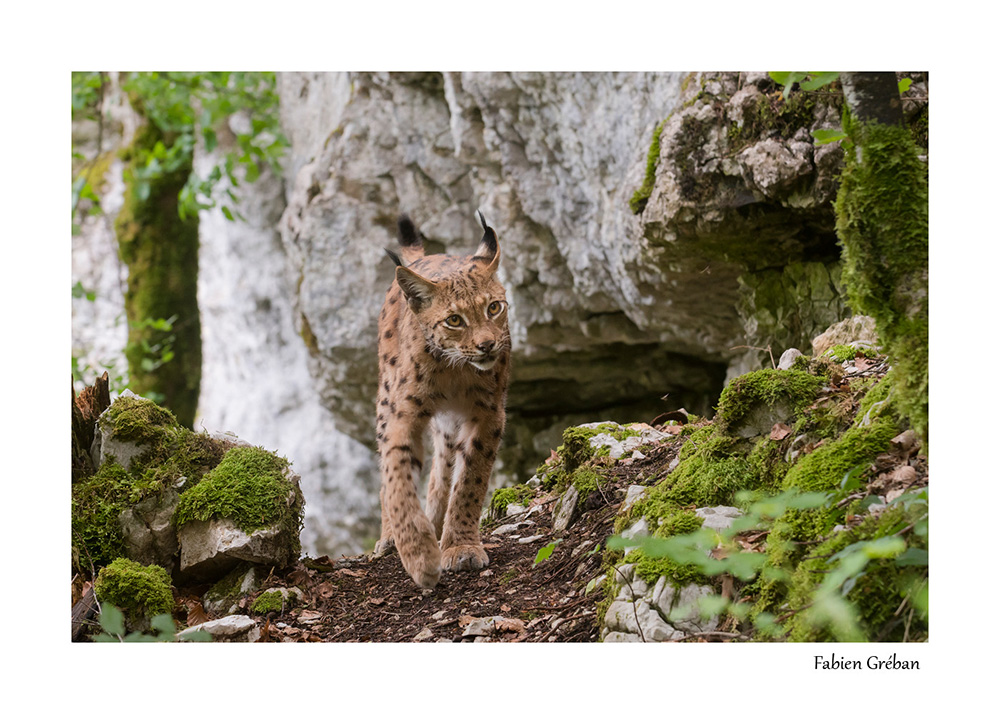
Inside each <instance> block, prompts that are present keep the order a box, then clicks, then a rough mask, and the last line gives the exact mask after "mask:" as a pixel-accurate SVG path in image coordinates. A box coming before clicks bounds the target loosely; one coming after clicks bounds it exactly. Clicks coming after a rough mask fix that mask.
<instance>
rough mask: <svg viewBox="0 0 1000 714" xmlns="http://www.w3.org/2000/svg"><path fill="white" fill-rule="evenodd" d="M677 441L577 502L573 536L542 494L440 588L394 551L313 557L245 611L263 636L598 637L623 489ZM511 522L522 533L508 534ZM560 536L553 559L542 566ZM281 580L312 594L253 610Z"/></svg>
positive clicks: (275, 578) (277, 577) (188, 598)
mask: <svg viewBox="0 0 1000 714" xmlns="http://www.w3.org/2000/svg"><path fill="white" fill-rule="evenodd" d="M676 441H677V440H673V441H672V442H668V443H664V444H661V445H658V446H657V447H656V448H655V449H654V450H653V451H651V452H649V453H648V455H647V458H646V459H644V460H643V461H642V462H641V467H642V468H641V469H640V468H639V463H636V464H635V465H631V464H627V463H619V464H618V465H616V467H615V469H614V471H613V474H612V476H611V479H610V480H609V483H608V485H607V486H605V487H604V488H603V489H602V490H600V491H598V492H595V493H593V494H591V496H590V497H589V498H588V499H587V501H586V502H585V503H583V504H581V505H580V507H579V509H578V510H579V511H580V514H579V516H578V517H577V518H576V519H575V520H574V521H573V522H572V523H571V524H570V526H569V528H568V529H566V530H564V531H561V532H559V533H555V532H553V528H552V524H553V510H554V508H555V506H556V503H557V501H558V496H556V495H553V494H550V493H548V492H545V491H542V490H538V491H537V494H538V496H537V498H536V499H535V500H534V501H533V502H532V503H531V504H529V512H527V513H521V514H518V515H514V516H508V517H504V518H500V519H497V520H493V521H491V522H490V523H489V524H488V525H486V526H484V528H483V547H484V548H485V549H486V551H487V553H488V554H489V557H490V562H489V565H488V566H487V567H486V568H485V569H483V570H479V571H463V572H445V573H443V574H442V578H441V582H440V583H438V585H437V587H435V588H433V589H430V590H426V589H422V588H420V587H419V586H418V585H416V584H415V583H414V582H413V580H411V579H410V577H409V575H407V574H406V571H404V570H403V567H402V564H401V563H400V560H399V556H398V554H397V553H396V552H395V550H393V551H390V552H389V553H388V554H386V555H385V556H383V557H380V558H372V557H371V556H368V555H360V556H356V557H341V558H340V559H337V560H333V559H331V558H328V557H326V556H324V557H321V558H318V559H309V558H306V559H303V560H301V561H300V562H299V563H297V564H296V565H295V567H294V568H292V569H289V570H286V571H284V572H272V573H271V574H270V575H269V576H268V577H267V578H266V579H265V580H264V581H263V582H262V583H261V584H260V585H259V586H258V588H257V589H255V590H254V591H253V592H252V593H250V594H248V595H247V596H246V597H244V598H243V599H242V600H241V602H240V603H239V610H238V613H239V614H247V615H250V616H252V617H254V619H255V620H256V621H257V624H258V625H259V627H260V630H261V638H260V641H264V642H412V641H417V642H419V641H439V642H440V641H449V642H460V641H472V640H475V641H495V642H596V641H598V639H599V635H600V627H599V622H598V618H597V607H598V603H599V602H600V601H601V600H603V599H604V597H605V593H604V590H603V588H602V587H600V586H599V585H597V586H595V585H594V584H593V581H594V579H595V578H597V577H598V576H599V575H600V574H601V572H602V570H603V568H602V561H603V557H604V552H605V548H604V545H605V542H606V541H607V538H608V537H609V536H610V535H612V527H613V524H614V520H615V517H616V515H617V514H618V510H619V508H620V506H621V503H622V500H623V498H624V494H625V491H626V489H627V487H628V486H629V485H630V484H632V483H640V482H641V481H642V480H643V479H644V478H645V476H643V473H646V474H650V473H654V474H655V473H656V472H657V471H658V467H662V466H663V465H665V464H667V463H669V461H670V460H671V459H673V458H674V456H676V453H677V451H678V449H679V444H677V443H675V442H676ZM513 524H517V527H516V530H515V532H513V533H510V532H503V531H504V530H514V529H502V526H505V525H513ZM498 529H500V530H501V532H500V533H499V534H498V533H496V531H497V530H498ZM553 542H555V547H553V548H551V554H550V555H549V556H548V557H547V558H545V559H543V560H540V561H539V562H538V563H536V559H538V558H539V551H540V550H542V549H545V548H546V547H547V546H549V545H550V544H552V543H553ZM543 554H544V552H543ZM588 585H589V588H588ZM273 587H285V588H292V587H295V588H298V589H299V590H300V591H302V593H303V598H302V599H301V600H300V601H299V602H298V603H296V604H295V605H294V606H293V607H291V609H289V610H288V611H286V612H282V613H271V614H268V615H265V616H259V615H253V614H252V612H251V605H252V603H253V601H254V599H255V597H256V596H257V595H258V594H259V593H260V592H263V591H264V590H266V589H267V588H273ZM202 594H203V593H202V592H200V591H198V590H192V591H185V590H182V591H181V592H180V593H179V597H178V602H179V604H180V605H181V606H182V607H184V606H185V604H191V605H193V606H194V607H192V608H191V609H190V610H188V613H187V614H186V619H187V624H188V625H193V624H197V621H199V620H207V619H208V617H207V616H204V615H203V614H202V613H201V612H198V611H199V610H200V607H198V606H197V603H199V602H200V596H201V595H202ZM194 613H198V614H197V616H196V617H195V618H192V614H194ZM174 614H175V617H177V618H178V619H181V618H180V617H179V614H180V613H179V612H175V613H174ZM193 620H194V621H193ZM182 622H183V620H182Z"/></svg>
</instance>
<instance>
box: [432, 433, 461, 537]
mask: <svg viewBox="0 0 1000 714" xmlns="http://www.w3.org/2000/svg"><path fill="white" fill-rule="evenodd" d="M459 427H460V422H458V421H457V420H456V419H455V418H454V417H452V416H450V415H439V416H436V417H435V418H434V419H433V421H432V422H431V433H432V435H433V439H434V462H433V463H432V464H431V474H430V483H429V484H428V486H427V515H428V516H429V517H430V519H431V523H432V524H433V525H434V531H435V532H436V533H437V535H438V538H440V537H441V535H442V532H443V530H444V518H445V513H446V512H447V511H448V498H449V496H450V495H451V477H452V472H453V471H454V470H455V457H456V448H457V444H456V440H457V439H458V433H459Z"/></svg>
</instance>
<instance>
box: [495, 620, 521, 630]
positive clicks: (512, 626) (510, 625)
mask: <svg viewBox="0 0 1000 714" xmlns="http://www.w3.org/2000/svg"><path fill="white" fill-rule="evenodd" d="M493 626H494V627H495V628H496V630H497V632H524V630H525V625H524V620H518V619H517V618H516V617H503V618H500V619H499V620H496V621H495V622H494V623H493Z"/></svg>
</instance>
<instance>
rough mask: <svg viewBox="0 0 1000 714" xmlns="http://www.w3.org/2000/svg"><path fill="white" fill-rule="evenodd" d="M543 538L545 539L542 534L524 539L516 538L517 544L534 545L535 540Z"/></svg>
mask: <svg viewBox="0 0 1000 714" xmlns="http://www.w3.org/2000/svg"><path fill="white" fill-rule="evenodd" d="M544 537H545V534H544V533H537V534H535V535H532V536H525V537H524V538H518V539H517V542H518V543H534V542H535V541H536V540H541V539H542V538H544Z"/></svg>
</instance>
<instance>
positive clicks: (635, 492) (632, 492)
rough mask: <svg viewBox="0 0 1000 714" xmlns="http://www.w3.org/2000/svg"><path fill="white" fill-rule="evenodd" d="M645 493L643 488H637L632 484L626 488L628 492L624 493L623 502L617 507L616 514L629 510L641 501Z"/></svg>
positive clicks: (637, 486)
mask: <svg viewBox="0 0 1000 714" xmlns="http://www.w3.org/2000/svg"><path fill="white" fill-rule="evenodd" d="M645 493H646V487H645V486H639V485H637V484H632V485H631V486H629V487H628V491H626V492H625V500H624V501H622V505H621V506H620V507H619V509H618V512H619V513H624V512H625V511H627V510H628V509H630V508H631V507H632V506H633V505H634V504H635V503H636V502H637V501H638V500H639V499H641V498H642V497H643V496H644V495H645Z"/></svg>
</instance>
